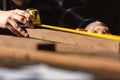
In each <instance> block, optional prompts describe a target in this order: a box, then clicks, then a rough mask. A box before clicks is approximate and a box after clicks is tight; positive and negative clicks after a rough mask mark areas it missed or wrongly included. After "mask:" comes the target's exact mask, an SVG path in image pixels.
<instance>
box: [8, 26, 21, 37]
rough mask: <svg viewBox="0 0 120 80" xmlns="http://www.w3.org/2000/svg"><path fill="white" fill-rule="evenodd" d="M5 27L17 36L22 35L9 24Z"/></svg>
mask: <svg viewBox="0 0 120 80" xmlns="http://www.w3.org/2000/svg"><path fill="white" fill-rule="evenodd" d="M7 29H8V30H10V31H11V32H12V33H14V34H15V35H17V36H19V37H23V35H21V34H20V33H19V32H18V31H16V30H15V29H14V28H13V27H12V26H11V25H7Z"/></svg>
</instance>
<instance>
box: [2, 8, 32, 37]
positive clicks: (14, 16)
mask: <svg viewBox="0 0 120 80" xmlns="http://www.w3.org/2000/svg"><path fill="white" fill-rule="evenodd" d="M29 20H31V21H33V20H34V17H33V16H31V15H30V14H29V13H28V12H26V11H23V10H19V9H15V10H10V11H0V28H3V29H9V30H10V31H11V32H13V33H14V34H15V35H17V36H23V37H28V36H29V35H28V33H27V32H26V31H25V30H23V29H22V28H21V27H20V25H19V24H18V22H20V23H23V24H24V25H25V26H27V27H29V28H34V26H33V24H32V23H30V22H29Z"/></svg>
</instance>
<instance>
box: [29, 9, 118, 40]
mask: <svg viewBox="0 0 120 80" xmlns="http://www.w3.org/2000/svg"><path fill="white" fill-rule="evenodd" d="M27 10H28V11H29V13H30V14H31V15H33V16H34V18H35V20H34V21H33V24H34V25H37V26H40V27H44V28H49V29H54V30H59V31H65V32H70V33H76V34H81V35H86V36H92V37H97V38H103V39H109V40H116V41H120V36H117V35H110V34H98V33H90V32H86V31H77V30H74V29H70V28H63V27H58V26H51V25H45V24H41V22H40V14H39V12H38V10H37V9H27Z"/></svg>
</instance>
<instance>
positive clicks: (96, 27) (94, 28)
mask: <svg viewBox="0 0 120 80" xmlns="http://www.w3.org/2000/svg"><path fill="white" fill-rule="evenodd" d="M76 30H82V31H87V32H92V33H93V32H95V33H98V34H108V33H109V29H108V27H107V26H105V25H104V24H102V23H101V22H94V23H91V24H89V25H88V26H87V27H86V28H85V29H81V28H77V29H76Z"/></svg>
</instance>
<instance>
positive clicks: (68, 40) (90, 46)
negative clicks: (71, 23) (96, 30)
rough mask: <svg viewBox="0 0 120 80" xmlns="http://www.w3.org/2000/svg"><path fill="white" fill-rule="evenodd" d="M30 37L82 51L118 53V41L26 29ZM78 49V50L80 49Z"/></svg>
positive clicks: (47, 30) (46, 30)
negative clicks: (70, 46) (66, 45)
mask: <svg viewBox="0 0 120 80" xmlns="http://www.w3.org/2000/svg"><path fill="white" fill-rule="evenodd" d="M27 31H28V33H29V34H30V37H32V38H37V39H42V40H48V41H54V42H58V43H64V44H68V45H74V46H77V47H80V46H81V47H83V48H82V49H83V50H84V51H88V52H93V51H94V52H97V51H101V52H102V51H108V52H115V53H119V52H120V51H119V43H120V42H119V41H113V40H107V39H101V38H95V37H90V36H84V35H78V34H73V33H68V32H62V31H55V30H49V29H39V28H37V29H27ZM81 47H80V49H81Z"/></svg>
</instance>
